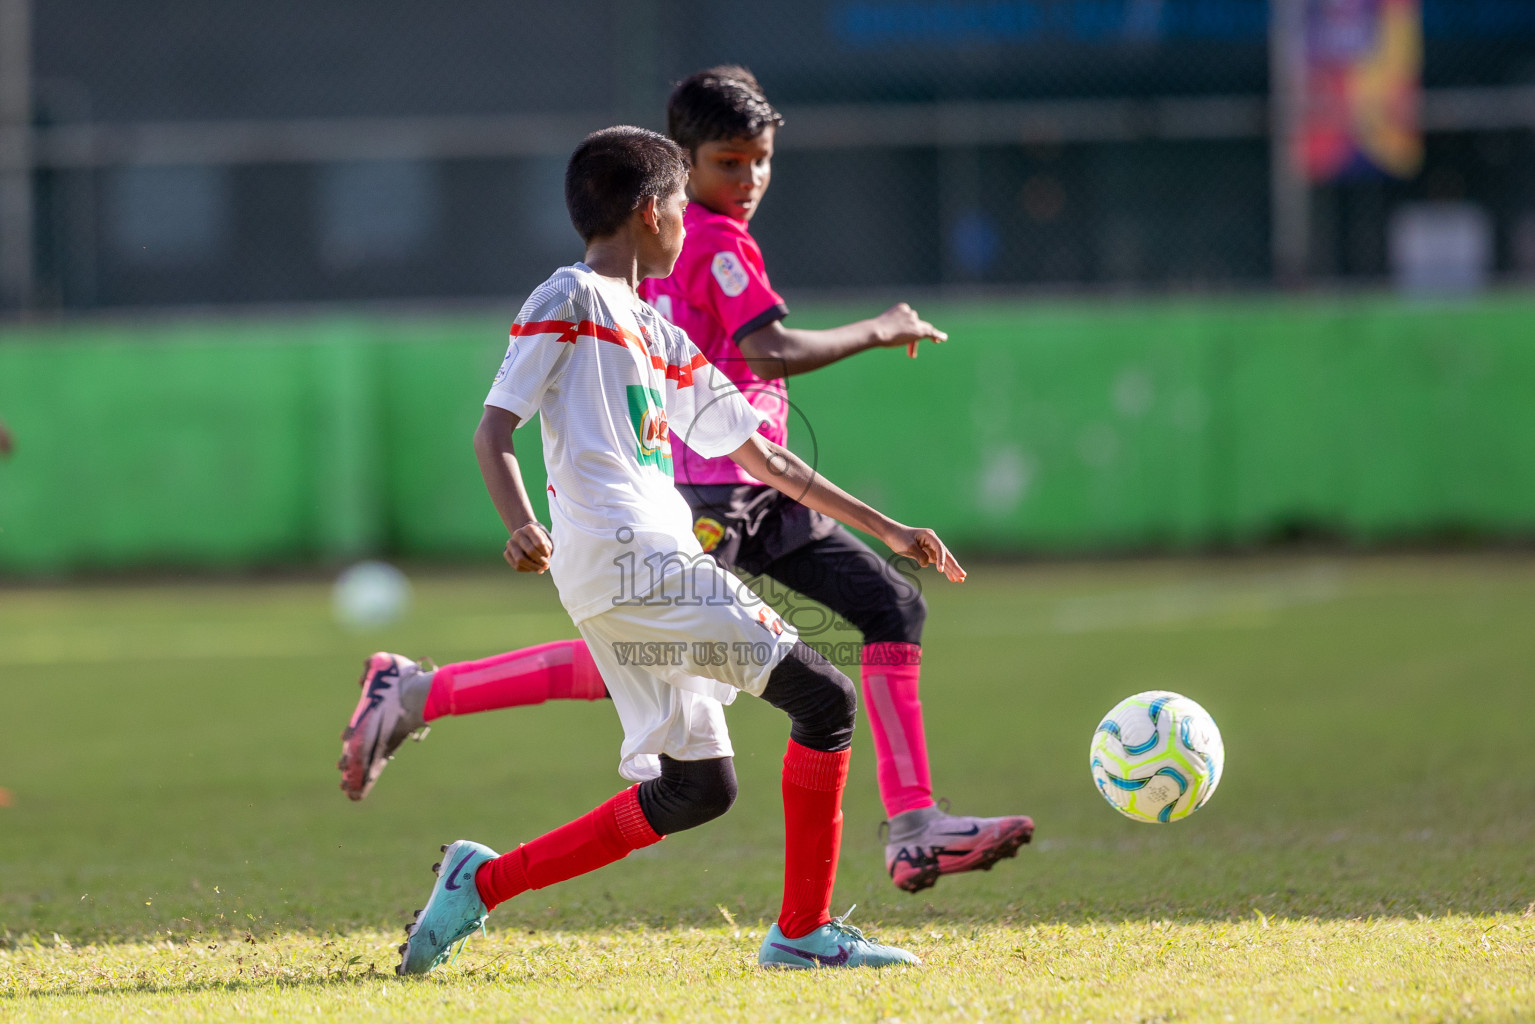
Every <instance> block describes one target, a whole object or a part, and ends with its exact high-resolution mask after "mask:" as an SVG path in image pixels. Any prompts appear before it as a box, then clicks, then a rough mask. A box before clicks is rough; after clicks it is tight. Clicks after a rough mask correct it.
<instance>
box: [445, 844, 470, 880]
mask: <svg viewBox="0 0 1535 1024" xmlns="http://www.w3.org/2000/svg"><path fill="white" fill-rule="evenodd" d="M473 856H474V851H473V850H470V851H469V852H468V853H466V854H464V857H463V859H462V860H460V861H459V862H458V863H457V864H455V865H453V870H452V871H449V872H448V880H447V881H446V882H444V883H443V886H442V887H443V888H444V889H457V888H460V886H459V884H458V872H459V869H460V868H462V867H463V866H464V865H465V864H467V863H469V858H470V857H473Z"/></svg>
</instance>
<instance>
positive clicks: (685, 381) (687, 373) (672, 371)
mask: <svg viewBox="0 0 1535 1024" xmlns="http://www.w3.org/2000/svg"><path fill="white" fill-rule="evenodd" d="M708 364H709V360H708V358H707V357H706V356H705V355H704V354H703V353H702V352H700V353H698V355H696V356H694V357H693V359H692V361H690V362H689V363H688V365H686V366H668V367H667V368H666V379H667V380H674V381H676V382H677V386H678V387H679V388H690V387H692V386H693V371H694V370H696V369H698V368H699V367H700V366H707V365H708Z"/></svg>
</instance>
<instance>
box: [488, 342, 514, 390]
mask: <svg viewBox="0 0 1535 1024" xmlns="http://www.w3.org/2000/svg"><path fill="white" fill-rule="evenodd" d="M511 368H512V346H510V345H508V346H507V347H506V355H505V357H503V358H502V360H501V369H499V370H497V371H496V379H495V380H493V381H491V382H490V386H491V387H495V386H496V385H497V384H500V383H501V382H502V381H504V380H506V375H507V373H508V372H509V371H510V370H511Z"/></svg>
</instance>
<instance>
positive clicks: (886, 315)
mask: <svg viewBox="0 0 1535 1024" xmlns="http://www.w3.org/2000/svg"><path fill="white" fill-rule="evenodd" d="M948 337H949V336H948V335H947V334H945V333H944V332H942V331H940V330H939V329H938V328H936V327H934V326H933V325H932V324H930V323H928V322H927V321H926V320H923V319H922V318H921V317H919V316H917V314H916V311H915V310H913V309H912V308H911V307H910V306H908V305H907V304H906V303H904V302H902V303H899V304H897V305H894V306H891V307H890V308H889V309H887V310H885V311H884V312H883V313H881V314H880V315H879V316H877V317H874V318H873V319H872V320H860V321H858V322H857V323H852V324H848V325H846V326H845V327H834V328H832V329H831V330H829V331H803V330H797V329H795V328H792V327H785V326H784V325H783V324H782V322H780V321H777V320H775V321H773V322H772V323H770V324H768V325H767V326H766V327H759V328H758V329H757V330H755V331H753V332H752V333H750V334H748V335H747V336H746V337H744V338H742V339H741V341H740V346H741V354H742V355H743V356H745V357H746V362H747V365H749V366H750V367H751V368H752V372H753V373H755V374H756V375H757V376H759V377H761V378H762V379H763V380H773V379H774V378H777V377H792V376H794V375H795V374H796V373H809V372H810V371H811V370H818V369H820V368H821V367H823V366H827V365H829V364H831V363H835V362H837V361H838V360H839V359H846V358H847V357H848V356H851V355H856V354H857V353H859V352H862V351H864V350H865V349H871V348H899V347H900V346H902V345H905V346H906V354H907V355H908V356H911V357H912V358H913V359H915V358H916V357H917V344H918V343H919V342H920V341H922V339H923V338H930V339H932V340H933V341H935V342H939V341H946V340H947V339H948Z"/></svg>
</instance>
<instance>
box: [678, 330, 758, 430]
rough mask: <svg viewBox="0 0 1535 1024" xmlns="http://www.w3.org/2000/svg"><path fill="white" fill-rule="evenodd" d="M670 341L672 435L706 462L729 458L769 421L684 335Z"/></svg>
mask: <svg viewBox="0 0 1535 1024" xmlns="http://www.w3.org/2000/svg"><path fill="white" fill-rule="evenodd" d="M674 330H675V329H674ZM674 339H675V344H674V345H673V346H669V348H670V349H671V355H672V359H671V360H669V362H668V365H667V368H666V390H667V396H666V397H667V403H666V415H667V419H668V421H669V422H670V424H671V430H672V434H673V435H675V436H676V437H677V439H678V440H680V441H681V442H682V443H683V444H685V445H687V446H688V447H689V448H691V449H692V450H693V451H695V452H697V453H698V454H699V455H702V456H703V457H704V458H706V459H714V458H719V457H721V456H725V455H729V454H730V453H731V452H733V451H735V450H736V449H737V448H739V447H741V446H742V445H743V444H745V443H746V439H747V438H749V437H751V436H752V435H753V434H755V433H756V432H757V429H758V428H759V427H761V426H762V425H763V424H764V423H766V422H767V420H766V419H765V418H764V417H763V416H762V414H761V413H759V412H758V411H757V410H756V409H754V408H752V404H751V403H750V402H748V401H747V400H746V396H745V395H743V394H741V392H740V390H738V389H737V388H736V386H735V383H734V382H733V381H732V380H731V379H730V378H729V377H727V376H725V375H724V374H723V373H721V372H720V371H719V370H717V369H716V368H715V366H714V364H713V363H711V362H709V360H708V359H707V358H705V356H704V354H703V353H702V352H700V351H698V348H697V346H695V345H694V344H693V342H692V340H691V339H690V338H689V337H688V336H687V335H686V334H684V333H683V332H682V331H680V330H675V334H674Z"/></svg>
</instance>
